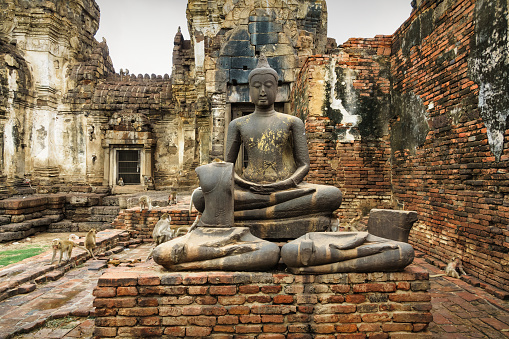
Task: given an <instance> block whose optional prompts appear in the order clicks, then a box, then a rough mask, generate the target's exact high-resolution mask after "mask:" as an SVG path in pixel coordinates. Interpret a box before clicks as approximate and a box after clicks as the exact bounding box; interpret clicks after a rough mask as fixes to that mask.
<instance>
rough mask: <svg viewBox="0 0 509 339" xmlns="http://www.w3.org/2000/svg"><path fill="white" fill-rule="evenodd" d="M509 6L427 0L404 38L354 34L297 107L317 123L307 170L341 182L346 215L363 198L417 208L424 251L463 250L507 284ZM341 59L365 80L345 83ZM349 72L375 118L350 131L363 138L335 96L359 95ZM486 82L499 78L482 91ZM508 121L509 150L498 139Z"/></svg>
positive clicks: (314, 63) (315, 69)
mask: <svg viewBox="0 0 509 339" xmlns="http://www.w3.org/2000/svg"><path fill="white" fill-rule="evenodd" d="M483 6H484V7H483ZM490 6H491V7H490ZM507 12H508V9H507V4H506V3H505V2H503V1H498V0H496V1H493V2H485V3H479V2H475V1H473V0H457V1H456V2H448V1H431V0H426V1H422V2H421V3H420V4H419V8H417V9H415V10H414V11H413V13H412V14H411V17H410V18H409V19H408V20H407V21H406V22H405V23H404V24H403V25H402V26H401V27H400V29H398V30H397V31H396V32H395V34H394V35H393V36H391V37H387V36H379V37H376V38H374V39H350V40H349V41H348V42H347V43H346V44H344V45H342V46H340V47H339V52H338V54H337V55H334V56H313V57H310V58H309V59H308V60H307V62H306V63H305V65H304V66H303V68H302V70H301V72H300V73H299V77H298V80H297V82H296V85H295V86H294V89H293V93H292V94H293V98H294V100H293V111H294V114H295V115H297V116H299V117H301V118H302V119H303V120H305V122H306V130H307V133H308V145H309V150H310V156H311V161H312V166H311V171H310V173H309V174H308V176H307V178H306V179H307V180H308V181H310V182H315V183H323V184H332V185H335V186H337V187H339V188H341V190H342V191H343V194H344V201H343V205H342V207H341V209H340V210H339V211H338V214H339V217H340V218H341V219H343V221H348V220H351V218H352V217H354V216H355V215H356V214H357V213H358V211H359V206H363V204H364V207H366V206H368V207H379V208H380V207H381V208H404V209H405V210H415V211H417V212H418V214H419V219H420V222H419V224H418V225H417V226H415V227H414V230H413V231H412V233H411V240H410V241H411V243H412V244H413V245H414V247H415V248H416V249H418V250H421V251H423V252H425V253H426V254H428V255H430V256H431V257H434V258H435V259H439V260H442V261H444V262H448V261H450V260H451V259H452V258H453V257H459V258H460V259H461V260H462V261H463V263H464V266H465V269H466V271H467V273H468V274H470V275H472V276H474V277H476V278H478V279H480V280H481V281H483V282H486V283H488V284H491V285H493V286H494V287H496V288H500V289H504V290H506V291H507V290H508V289H509V287H508V286H509V227H508V224H509V208H508V207H507V206H508V203H507V199H506V192H509V188H508V187H509V180H508V179H509V177H508V176H509V170H508V166H507V160H508V159H509V154H508V151H507V150H506V149H503V148H504V146H505V148H507V145H508V142H509V137H508V136H507V135H508V133H507V131H506V130H505V126H506V121H505V120H504V119H505V115H504V114H505V113H504V112H505V110H506V108H507V105H505V104H504V103H505V101H504V100H506V99H505V97H506V95H504V94H503V93H507V91H506V90H505V87H504V86H505V85H504V81H505V83H507V80H504V76H503V74H505V73H504V72H506V73H507V72H509V70H507V67H505V68H504V66H497V65H496V64H497V62H499V63H500V61H497V60H496V58H495V57H492V56H490V55H489V54H490V53H486V50H493V51H494V53H495V52H496V53H495V55H499V54H500V55H502V56H505V54H504V53H506V54H507V52H504V51H505V50H506V48H505V47H503V46H502V47H500V46H498V45H497V41H496V39H495V40H494V41H491V40H489V38H486V36H488V37H489V36H491V35H493V32H494V31H495V30H497V31H496V32H497V34H499V35H500V34H502V35H501V36H500V39H498V40H500V41H505V40H504V38H505V37H506V35H507V30H506V28H507V27H506V26H507V25H506V24H507V21H506V18H505V16H506V14H507ZM486 13H487V14H486ZM491 21H493V22H494V23H493V24H492V23H491ZM490 25H493V29H491V26H490ZM504 25H505V26H504ZM488 26H489V27H488ZM504 27H505V31H504ZM499 31H500V32H499ZM483 32H484V33H483ZM483 34H484V35H483ZM504 34H505V35H504ZM483 39H485V40H483ZM486 39H488V40H486ZM479 41H481V42H479ZM483 44H484V45H483ZM490 44H491V45H490ZM492 47H493V48H492ZM389 48H390V51H389ZM504 48H505V49H504ZM497 53H498V54H497ZM334 63H335V69H336V73H337V75H338V77H339V76H340V75H341V72H342V71H344V70H348V71H350V72H351V74H354V78H353V79H352V78H350V79H346V78H345V79H341V78H338V79H337V82H336V83H333V80H332V77H331V74H330V70H331V69H332V68H331V65H334ZM388 64H389V65H388ZM485 64H488V66H486V65H485ZM493 64H494V65H495V66H493V67H492V66H490V65H493ZM502 64H503V63H502ZM490 67H491V68H490ZM338 70H339V71H338ZM497 73H500V74H501V75H499V78H497ZM490 77H491V78H490ZM492 78H493V79H492ZM500 78H502V80H501V79H500ZM324 80H325V81H324ZM349 81H350V83H349V84H350V85H351V86H352V87H351V88H352V90H351V92H352V91H353V92H355V94H356V96H357V97H356V98H354V99H355V100H354V102H355V103H357V104H360V107H357V112H355V114H359V115H362V118H363V122H361V124H359V125H358V126H356V127H354V128H352V129H350V132H351V133H352V134H354V135H355V141H352V142H344V141H342V140H341V137H342V135H343V134H342V133H343V132H344V131H345V129H348V128H349V126H348V125H345V124H343V123H342V122H341V115H339V118H338V114H337V111H334V110H333V109H332V108H331V105H330V102H329V99H330V95H331V86H336V87H335V89H336V91H335V95H336V98H341V99H343V103H345V104H348V100H350V99H351V98H350V99H349V98H348V97H341V95H342V94H341V93H340V89H341V88H340V87H338V86H340V84H343V83H345V82H346V83H348V82H349ZM483 81H484V82H489V81H492V83H493V84H495V85H497V86H499V87H498V88H496V89H494V91H493V92H492V93H489V92H487V93H488V94H489V95H493V97H489V96H488V95H484V96H483V98H482V100H479V94H480V90H481V89H482V88H481V85H482V82H483ZM324 83H325V84H324ZM488 84H490V83H488ZM495 90H498V93H497V92H495ZM388 97H389V98H390V99H389V101H388V100H387V98H388ZM490 100H491V101H490ZM350 106H351V107H347V108H348V110H352V109H353V108H352V107H353V105H350ZM366 112H367V113H366ZM483 118H484V119H483ZM497 119H498V120H497ZM497 124H498V125H497ZM490 126H491V127H490ZM493 126H495V128H494V127H493ZM497 126H500V127H498V131H499V132H500V135H502V138H503V140H502V145H501V146H500V148H502V150H501V151H500V153H499V154H497V153H496V144H495V142H493V140H491V141H490V140H489V139H488V136H487V135H488V133H490V132H491V133H492V134H493V131H496V130H497V128H496V127H497ZM490 128H491V130H490ZM492 139H493V138H492ZM494 150H495V151H494ZM498 156H500V158H498ZM498 160H500V161H498Z"/></svg>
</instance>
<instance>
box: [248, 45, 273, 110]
mask: <svg viewBox="0 0 509 339" xmlns="http://www.w3.org/2000/svg"><path fill="white" fill-rule="evenodd" d="M248 79H249V96H250V98H251V102H252V103H253V104H255V106H257V107H259V108H265V109H266V108H272V107H273V106H274V102H275V101H276V95H277V84H278V79H279V75H278V74H277V72H276V70H275V69H273V68H272V67H270V65H269V63H268V61H267V58H266V57H265V55H263V54H262V55H260V58H259V59H258V65H257V66H256V68H255V69H253V70H252V71H251V73H249V78H248Z"/></svg>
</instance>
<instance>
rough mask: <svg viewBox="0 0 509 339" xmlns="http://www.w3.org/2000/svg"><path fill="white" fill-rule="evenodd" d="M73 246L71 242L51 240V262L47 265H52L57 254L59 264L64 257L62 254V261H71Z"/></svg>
mask: <svg viewBox="0 0 509 339" xmlns="http://www.w3.org/2000/svg"><path fill="white" fill-rule="evenodd" d="M74 246H76V244H75V243H74V242H73V241H71V240H60V239H58V238H57V239H53V241H52V242H51V247H52V248H53V257H52V258H51V261H50V263H49V264H48V265H51V264H53V262H54V261H55V256H56V254H57V252H60V257H59V259H58V263H59V264H60V263H61V262H62V256H64V254H65V258H64V260H65V261H69V260H70V259H71V254H72V250H73V248H74Z"/></svg>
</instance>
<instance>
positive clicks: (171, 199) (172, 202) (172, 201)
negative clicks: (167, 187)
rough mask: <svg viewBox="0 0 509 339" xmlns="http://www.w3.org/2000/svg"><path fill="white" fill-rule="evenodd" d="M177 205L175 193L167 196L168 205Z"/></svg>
mask: <svg viewBox="0 0 509 339" xmlns="http://www.w3.org/2000/svg"><path fill="white" fill-rule="evenodd" d="M176 203H177V193H175V192H171V193H170V195H169V196H168V205H175V204H176Z"/></svg>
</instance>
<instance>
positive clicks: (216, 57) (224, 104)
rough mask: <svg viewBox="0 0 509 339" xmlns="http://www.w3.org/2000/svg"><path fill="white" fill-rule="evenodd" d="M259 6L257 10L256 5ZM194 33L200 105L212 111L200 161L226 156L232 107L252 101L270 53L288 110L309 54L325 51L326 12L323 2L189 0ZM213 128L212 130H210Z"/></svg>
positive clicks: (195, 68)
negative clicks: (253, 82) (254, 74)
mask: <svg viewBox="0 0 509 339" xmlns="http://www.w3.org/2000/svg"><path fill="white" fill-rule="evenodd" d="M255 8H257V9H255ZM187 17H188V22H189V31H190V34H191V42H192V46H194V55H195V64H194V76H195V83H196V90H197V98H196V101H197V105H201V106H205V105H208V107H207V108H206V109H207V110H208V111H209V112H210V117H209V122H210V125H209V126H206V127H205V126H204V127H203V128H202V130H200V129H199V131H198V132H197V133H198V134H199V135H200V136H206V137H208V138H209V139H208V140H204V138H203V137H200V143H201V144H200V150H201V151H200V152H201V153H200V154H203V155H204V156H200V159H205V160H206V161H205V162H208V161H209V160H210V159H214V158H220V159H222V158H223V156H224V147H225V137H226V129H227V126H228V123H229V122H230V120H231V115H232V111H235V110H236V109H237V107H241V106H242V105H246V104H248V105H250V101H249V94H248V75H249V73H250V71H251V70H252V69H253V68H255V67H256V58H255V57H256V56H257V55H259V54H260V53H261V52H263V53H265V55H266V56H267V58H268V61H269V63H270V64H271V66H272V67H273V68H275V69H276V70H277V72H278V73H279V75H280V80H281V81H280V93H279V96H278V98H277V99H276V100H277V101H278V102H279V103H280V104H281V106H285V105H286V108H284V110H287V109H288V108H287V107H288V103H289V94H290V88H291V84H292V83H293V82H294V81H295V74H296V73H297V71H298V69H299V67H300V64H301V63H302V62H303V60H304V59H305V57H307V56H309V55H312V54H316V53H324V52H325V48H326V45H327V38H326V27H327V10H326V5H325V1H321V0H308V1H296V0H286V1H283V0H268V1H259V0H240V1H232V0H224V1H215V2H213V3H211V2H210V1H206V0H190V1H189V2H188V7H187ZM207 128H208V130H206V129H207Z"/></svg>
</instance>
